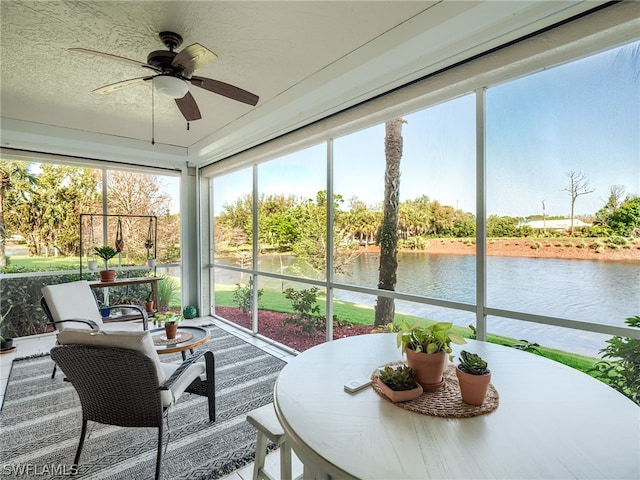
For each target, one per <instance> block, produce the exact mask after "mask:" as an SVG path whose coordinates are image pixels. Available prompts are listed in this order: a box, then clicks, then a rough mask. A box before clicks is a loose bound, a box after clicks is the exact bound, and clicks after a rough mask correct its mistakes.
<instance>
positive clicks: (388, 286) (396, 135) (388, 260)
mask: <svg viewBox="0 0 640 480" xmlns="http://www.w3.org/2000/svg"><path fill="white" fill-rule="evenodd" d="M403 123H405V120H404V119H402V118H399V119H396V120H392V121H390V122H387V123H386V125H385V130H386V135H385V139H384V142H385V157H386V168H385V173H384V212H383V218H382V225H381V226H380V231H379V234H378V244H379V245H380V268H379V276H378V288H379V289H380V290H390V291H394V290H395V288H396V282H397V275H396V272H397V270H398V204H399V196H400V159H401V158H402V124H403ZM394 314H395V303H394V300H393V298H387V297H383V296H379V297H378V300H377V303H376V316H375V322H374V324H375V325H376V326H379V325H384V324H386V323H389V322H392V321H393V317H394Z"/></svg>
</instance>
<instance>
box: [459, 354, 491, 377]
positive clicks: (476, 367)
mask: <svg viewBox="0 0 640 480" xmlns="http://www.w3.org/2000/svg"><path fill="white" fill-rule="evenodd" d="M458 360H460V364H459V365H458V367H459V368H460V370H462V371H463V372H466V373H470V374H471V375H486V374H487V373H489V368H488V366H487V362H486V361H485V360H483V359H482V357H480V355H477V354H475V353H470V352H467V351H466V350H462V351H461V352H460V357H458Z"/></svg>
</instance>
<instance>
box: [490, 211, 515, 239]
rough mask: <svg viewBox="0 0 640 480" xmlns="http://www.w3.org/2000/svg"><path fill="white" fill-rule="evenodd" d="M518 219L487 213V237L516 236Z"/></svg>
mask: <svg viewBox="0 0 640 480" xmlns="http://www.w3.org/2000/svg"><path fill="white" fill-rule="evenodd" d="M518 223H519V219H517V218H515V217H499V216H497V215H489V217H488V218H487V237H515V236H518Z"/></svg>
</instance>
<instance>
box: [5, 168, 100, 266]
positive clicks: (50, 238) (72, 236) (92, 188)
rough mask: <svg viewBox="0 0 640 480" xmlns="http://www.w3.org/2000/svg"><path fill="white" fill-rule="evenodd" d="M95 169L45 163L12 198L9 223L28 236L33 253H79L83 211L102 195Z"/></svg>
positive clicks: (11, 194) (12, 194)
mask: <svg viewBox="0 0 640 480" xmlns="http://www.w3.org/2000/svg"><path fill="white" fill-rule="evenodd" d="M96 185H97V180H96V179H95V176H94V171H93V170H91V169H86V168H79V167H70V166H65V165H52V164H42V165H41V166H40V172H39V173H38V174H37V175H35V176H34V181H33V182H32V183H31V184H30V185H29V186H28V187H27V186H26V185H22V187H23V188H28V191H26V192H25V191H22V192H18V191H13V192H11V193H10V194H9V196H8V198H9V200H10V202H11V205H12V208H11V209H10V211H9V212H8V214H7V223H8V224H10V225H11V227H12V228H13V229H14V230H15V231H17V232H19V233H20V234H21V235H22V236H24V237H25V238H26V239H27V241H28V244H29V246H30V249H31V252H32V253H33V254H37V255H40V254H46V255H49V254H50V253H51V251H52V250H53V249H57V250H58V251H59V252H60V253H62V254H63V255H77V254H78V253H79V251H78V247H79V241H78V240H79V218H80V213H82V212H83V211H86V210H89V209H92V208H93V203H94V202H95V201H96V200H97V199H98V197H99V196H98V193H97V190H96Z"/></svg>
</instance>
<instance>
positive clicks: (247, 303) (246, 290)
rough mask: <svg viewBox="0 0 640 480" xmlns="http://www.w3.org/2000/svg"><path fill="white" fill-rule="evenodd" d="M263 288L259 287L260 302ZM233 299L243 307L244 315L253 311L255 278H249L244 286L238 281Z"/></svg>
mask: <svg viewBox="0 0 640 480" xmlns="http://www.w3.org/2000/svg"><path fill="white" fill-rule="evenodd" d="M263 290H264V289H262V288H259V289H258V302H260V297H261V296H262V294H263ZM233 301H234V302H235V303H236V305H238V307H240V308H241V309H242V314H243V315H248V313H249V312H250V311H251V305H252V304H253V278H249V281H248V282H247V283H246V284H245V285H244V286H242V284H240V283H236V289H235V291H234V292H233Z"/></svg>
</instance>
